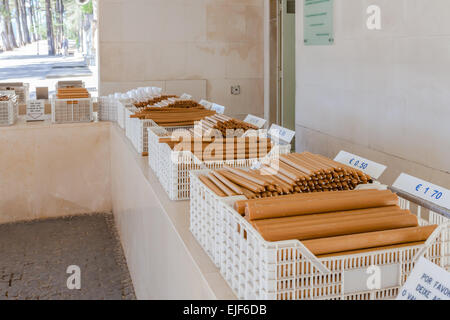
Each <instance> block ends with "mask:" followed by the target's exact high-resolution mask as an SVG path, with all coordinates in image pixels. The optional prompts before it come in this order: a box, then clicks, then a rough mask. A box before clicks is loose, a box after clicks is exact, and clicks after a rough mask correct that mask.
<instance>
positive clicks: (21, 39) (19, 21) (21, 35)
mask: <svg viewBox="0 0 450 320" xmlns="http://www.w3.org/2000/svg"><path fill="white" fill-rule="evenodd" d="M15 4H16V24H17V33H18V34H19V46H23V45H24V44H25V43H24V41H23V31H22V21H21V19H20V6H19V0H15Z"/></svg>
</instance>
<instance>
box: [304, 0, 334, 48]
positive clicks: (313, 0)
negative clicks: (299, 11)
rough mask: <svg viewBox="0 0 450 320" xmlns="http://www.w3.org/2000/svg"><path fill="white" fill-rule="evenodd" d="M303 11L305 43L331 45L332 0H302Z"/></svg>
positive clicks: (308, 44)
mask: <svg viewBox="0 0 450 320" xmlns="http://www.w3.org/2000/svg"><path fill="white" fill-rule="evenodd" d="M303 13H304V17H303V21H304V42H305V45H307V46H320V45H322V46H323V45H332V44H333V43H334V32H333V31H334V28H333V0H304V10H303Z"/></svg>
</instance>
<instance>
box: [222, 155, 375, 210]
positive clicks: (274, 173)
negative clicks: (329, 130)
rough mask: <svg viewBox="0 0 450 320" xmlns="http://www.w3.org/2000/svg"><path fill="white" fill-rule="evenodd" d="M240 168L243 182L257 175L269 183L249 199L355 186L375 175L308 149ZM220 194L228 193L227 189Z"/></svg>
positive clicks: (353, 187)
mask: <svg viewBox="0 0 450 320" xmlns="http://www.w3.org/2000/svg"><path fill="white" fill-rule="evenodd" d="M229 170H231V169H229ZM240 171H242V172H241V176H242V177H241V180H242V182H243V183H248V182H254V180H255V179H256V180H257V181H258V182H259V184H260V185H262V186H264V187H265V189H264V190H263V191H262V192H256V193H255V192H253V193H248V194H246V196H251V197H250V198H249V199H258V198H271V197H275V196H282V195H292V194H298V193H315V192H325V191H348V190H354V189H355V187H356V186H358V185H359V184H367V183H371V182H372V179H371V177H369V176H368V175H366V174H364V173H363V172H361V171H358V170H356V169H353V168H350V167H347V166H345V165H342V164H339V163H337V162H334V161H332V160H329V159H327V158H325V157H322V156H319V155H314V154H310V153H308V152H305V153H302V154H290V155H281V156H280V159H279V160H276V159H274V160H272V161H271V163H270V165H262V166H261V168H260V169H259V170H242V169H241V170H240ZM244 173H245V175H244ZM213 191H214V190H213ZM217 195H219V196H224V195H223V192H219V193H217ZM241 213H243V212H241Z"/></svg>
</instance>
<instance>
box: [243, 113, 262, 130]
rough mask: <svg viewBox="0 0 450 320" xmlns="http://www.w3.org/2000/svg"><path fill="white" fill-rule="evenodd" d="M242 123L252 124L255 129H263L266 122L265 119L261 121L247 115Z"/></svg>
mask: <svg viewBox="0 0 450 320" xmlns="http://www.w3.org/2000/svg"><path fill="white" fill-rule="evenodd" d="M244 122H247V123H249V124H252V125H254V126H255V127H257V128H259V129H261V128H262V127H264V125H265V124H266V122H267V121H266V120H265V119H261V118H259V117H256V116H254V115H251V114H249V115H248V116H247V118H245V120H244Z"/></svg>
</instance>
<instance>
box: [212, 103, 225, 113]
mask: <svg viewBox="0 0 450 320" xmlns="http://www.w3.org/2000/svg"><path fill="white" fill-rule="evenodd" d="M211 110H212V111H215V112H217V113H218V114H224V113H225V107H224V106H221V105H220V104H217V103H213V104H212V106H211Z"/></svg>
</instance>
